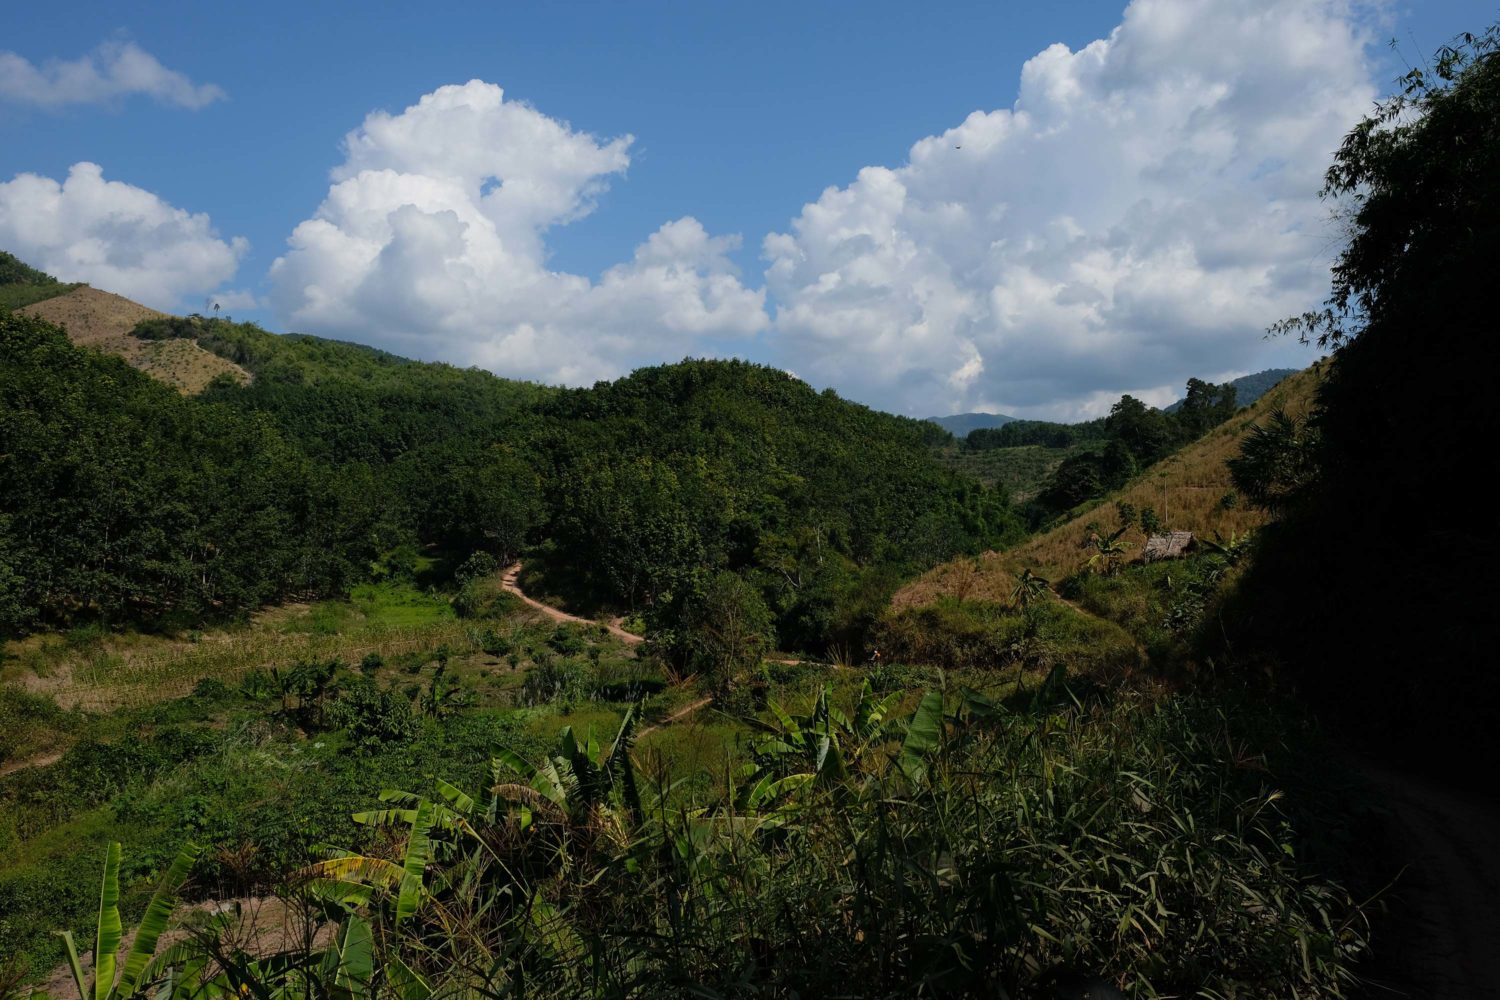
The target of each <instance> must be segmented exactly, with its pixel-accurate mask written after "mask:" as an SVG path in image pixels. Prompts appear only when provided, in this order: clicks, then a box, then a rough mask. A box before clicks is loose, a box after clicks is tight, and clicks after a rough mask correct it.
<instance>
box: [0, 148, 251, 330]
mask: <svg viewBox="0 0 1500 1000" xmlns="http://www.w3.org/2000/svg"><path fill="white" fill-rule="evenodd" d="M0 248H3V249H6V250H9V251H11V252H12V253H15V254H16V255H17V256H19V257H20V258H21V259H22V260H24V261H26V262H28V263H30V264H33V265H35V266H36V267H39V268H41V269H42V270H44V271H47V272H48V273H50V274H52V275H55V276H56V277H58V278H61V279H62V280H64V281H87V282H88V283H90V284H92V285H94V286H96V287H98V288H102V289H104V290H106V291H110V292H116V293H118V294H120V295H124V296H126V297H127V298H132V299H136V300H138V301H140V302H143V303H145V304H146V305H149V306H154V307H155V308H158V309H176V308H180V307H181V306H182V305H183V303H184V301H185V300H188V299H189V298H190V297H191V298H192V299H194V301H191V302H189V305H190V307H191V308H194V309H197V308H201V306H200V305H199V304H198V303H197V302H196V301H195V300H196V297H197V296H198V295H201V294H203V293H205V292H208V291H210V290H212V289H214V288H217V287H218V286H219V285H220V284H221V283H222V282H225V281H228V280H229V279H230V278H232V277H233V276H234V273H235V271H236V270H237V269H238V267H239V261H240V258H241V257H242V256H244V254H245V251H246V250H247V249H249V246H248V244H247V243H246V242H245V241H244V240H243V239H240V238H235V239H231V240H224V239H221V238H220V237H219V235H218V234H217V233H216V232H215V231H214V228H213V225H212V223H211V222H210V221H209V218H208V216H207V215H202V214H194V213H191V212H187V211H184V210H183V209H180V208H176V207H174V206H172V205H170V204H168V203H167V202H165V201H163V200H162V199H161V198H159V197H157V196H156V195H155V194H152V193H151V192H150V191H146V190H143V189H141V188H138V187H135V186H133V185H130V184H126V183H123V182H121V181H111V180H106V179H105V178H104V171H103V170H102V169H101V168H100V167H99V166H98V165H97V164H94V163H75V164H74V165H73V167H72V169H70V170H69V171H68V176H67V179H66V180H64V181H62V182H58V181H55V180H53V179H52V178H50V177H42V176H39V175H37V174H20V175H18V176H17V177H16V178H15V179H13V180H11V181H5V182H0ZM242 297H243V295H242V293H236V294H235V297H233V298H231V299H230V301H231V302H239V301H240V300H241V298H242Z"/></svg>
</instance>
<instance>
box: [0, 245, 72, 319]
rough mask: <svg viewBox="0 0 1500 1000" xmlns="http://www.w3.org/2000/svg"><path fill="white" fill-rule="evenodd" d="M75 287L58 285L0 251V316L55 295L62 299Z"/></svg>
mask: <svg viewBox="0 0 1500 1000" xmlns="http://www.w3.org/2000/svg"><path fill="white" fill-rule="evenodd" d="M77 287H78V285H76V284H67V283H66V282H61V281H58V280H57V279H56V278H54V277H52V275H50V274H46V273H44V272H42V271H38V270H37V269H36V268H34V267H32V266H30V265H29V264H27V263H26V262H24V261H22V260H21V259H20V258H18V257H16V256H15V255H14V254H11V253H7V252H6V251H4V250H0V312H9V311H11V310H12V309H20V308H22V307H23V306H29V305H31V304H32V303H35V302H44V301H46V300H47V299H50V298H55V297H56V296H58V295H66V294H67V293H68V292H71V291H72V290H73V289H75V288H77Z"/></svg>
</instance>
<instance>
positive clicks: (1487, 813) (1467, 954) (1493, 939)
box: [1350, 760, 1500, 1000]
mask: <svg viewBox="0 0 1500 1000" xmlns="http://www.w3.org/2000/svg"><path fill="white" fill-rule="evenodd" d="M1350 763H1351V766H1353V767H1354V768H1355V770H1356V771H1358V772H1359V774H1360V775H1362V776H1363V777H1364V779H1365V780H1366V782H1367V783H1368V784H1369V787H1370V789H1371V791H1372V792H1374V793H1375V795H1376V800H1377V801H1378V802H1379V803H1380V804H1381V805H1382V806H1384V807H1385V808H1386V809H1387V810H1389V812H1390V828H1391V830H1390V833H1391V839H1392V841H1393V843H1392V847H1393V848H1394V849H1395V850H1397V851H1398V852H1400V853H1399V854H1398V857H1401V858H1403V859H1405V860H1406V861H1407V864H1408V867H1407V869H1406V871H1405V872H1404V873H1403V874H1402V876H1401V878H1400V880H1399V881H1398V882H1397V883H1396V886H1395V887H1394V888H1393V889H1392V890H1391V899H1390V907H1391V909H1392V911H1393V913H1394V915H1395V927H1393V928H1391V930H1390V931H1388V932H1387V941H1386V942H1385V943H1384V945H1382V942H1381V940H1380V938H1379V937H1377V938H1376V940H1375V947H1376V949H1377V954H1376V956H1375V961H1376V965H1377V966H1378V967H1379V969H1378V971H1376V972H1375V973H1374V974H1373V975H1372V985H1373V986H1374V989H1373V990H1372V995H1376V996H1380V995H1393V996H1408V997H1423V998H1427V1000H1468V998H1475V1000H1478V998H1482V997H1492V998H1500V976H1497V974H1496V966H1495V960H1496V956H1497V955H1500V853H1497V851H1496V850H1495V844H1496V831H1497V830H1500V808H1497V807H1495V806H1493V805H1491V804H1489V803H1485V802H1481V801H1478V800H1475V799H1470V798H1466V797H1463V796H1460V795H1459V794H1457V793H1454V792H1451V791H1448V790H1446V789H1443V788H1438V787H1434V786H1433V785H1432V784H1430V783H1428V782H1425V781H1422V780H1421V779H1418V778H1415V777H1412V776H1410V775H1406V774H1402V773H1400V772H1397V771H1393V770H1391V769H1389V768H1387V767H1385V766H1383V765H1379V764H1374V763H1371V762H1369V761H1365V760H1352V761H1350ZM1382 947H1384V948H1385V949H1386V953H1385V954H1381V953H1380V949H1382Z"/></svg>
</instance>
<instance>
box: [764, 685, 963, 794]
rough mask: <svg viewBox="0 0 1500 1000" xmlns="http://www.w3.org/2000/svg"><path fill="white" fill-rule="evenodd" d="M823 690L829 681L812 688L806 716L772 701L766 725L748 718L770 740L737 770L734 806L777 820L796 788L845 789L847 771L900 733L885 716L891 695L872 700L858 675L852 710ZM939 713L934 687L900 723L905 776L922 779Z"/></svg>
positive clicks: (936, 738) (936, 737)
mask: <svg viewBox="0 0 1500 1000" xmlns="http://www.w3.org/2000/svg"><path fill="white" fill-rule="evenodd" d="M830 694H831V686H830V687H825V688H824V689H823V690H822V691H821V692H819V694H818V698H817V700H816V701H815V702H814V703H813V707H812V711H811V712H810V713H808V714H807V715H791V714H790V713H788V712H787V711H786V710H785V709H783V708H782V707H781V706H780V705H778V704H776V703H775V702H772V703H771V704H770V706H769V707H770V710H771V714H772V716H773V718H774V721H773V722H764V721H761V720H758V719H757V720H751V722H752V724H753V725H754V726H755V727H756V728H758V729H760V730H762V731H763V732H766V733H768V734H769V735H770V738H769V739H767V740H763V741H761V742H760V743H758V744H756V746H755V756H756V761H755V763H753V764H750V765H747V767H746V768H745V769H744V770H743V771H742V772H741V778H742V780H743V784H742V785H741V787H740V789H739V790H738V792H737V794H736V795H735V796H734V803H735V806H736V808H737V809H739V810H741V811H745V812H751V813H759V814H760V815H762V816H766V815H775V816H783V817H784V816H785V815H786V814H787V813H788V811H789V810H790V809H791V808H793V807H794V805H795V802H796V801H797V798H798V793H800V792H801V791H802V790H803V789H806V788H808V787H824V788H838V787H845V786H847V783H848V779H849V777H850V774H851V768H855V769H858V768H859V766H860V765H861V763H862V762H863V760H864V758H865V757H866V756H868V754H869V753H870V751H871V750H872V749H873V748H876V747H880V746H883V745H885V744H887V743H890V742H891V741H893V740H894V739H896V738H897V737H898V736H900V735H901V732H900V729H899V728H898V724H897V723H896V722H895V720H893V719H892V718H891V717H890V712H891V709H892V707H894V705H895V703H896V702H897V700H898V699H899V698H900V693H899V692H897V693H892V694H889V695H886V696H885V697H884V698H878V697H876V695H875V693H874V692H873V690H872V689H871V687H870V682H869V681H868V680H866V681H865V682H864V684H863V685H862V687H861V689H860V696H859V700H858V702H856V704H855V707H854V712H853V714H852V715H846V714H845V713H844V712H842V711H841V710H840V709H839V708H838V706H836V705H835V704H833V701H832V699H831V697H830ZM943 718H944V717H943V695H942V692H941V691H932V692H929V693H928V694H927V695H925V696H924V697H923V698H922V701H921V703H920V704H919V705H918V706H917V710H916V712H915V713H913V715H912V717H911V719H910V720H908V722H907V724H906V727H905V728H906V732H905V735H904V739H903V742H902V745H901V749H900V751H899V752H898V753H897V754H896V758H895V760H896V763H897V766H898V767H899V769H900V771H901V773H902V774H904V775H905V776H906V777H907V779H908V780H913V781H914V780H918V779H919V778H921V777H923V776H925V773H926V771H925V767H926V765H925V760H926V757H927V756H928V755H930V754H931V752H932V751H933V750H935V749H936V748H937V747H938V745H939V744H940V742H941V737H942V729H943Z"/></svg>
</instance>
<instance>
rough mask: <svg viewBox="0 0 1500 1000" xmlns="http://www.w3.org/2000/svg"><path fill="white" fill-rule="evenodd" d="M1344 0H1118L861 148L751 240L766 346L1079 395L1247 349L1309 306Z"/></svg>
mask: <svg viewBox="0 0 1500 1000" xmlns="http://www.w3.org/2000/svg"><path fill="white" fill-rule="evenodd" d="M1356 14H1357V12H1355V11H1353V10H1351V8H1350V6H1349V4H1348V3H1345V2H1342V0H1134V2H1132V3H1131V4H1130V6H1129V7H1128V8H1127V10H1126V11H1125V14H1124V17H1123V20H1122V23H1121V24H1120V25H1119V26H1118V27H1117V28H1116V29H1115V30H1114V31H1113V32H1111V33H1110V35H1109V37H1108V38H1104V39H1100V40H1098V41H1095V42H1093V43H1091V44H1089V45H1087V46H1084V47H1083V48H1081V49H1079V50H1078V51H1072V50H1070V49H1069V48H1068V47H1066V46H1064V45H1061V44H1058V45H1053V46H1052V47H1050V48H1048V49H1046V50H1045V51H1043V52H1041V53H1039V54H1038V55H1036V56H1035V57H1033V58H1032V59H1031V60H1029V61H1028V62H1027V63H1026V65H1025V67H1024V68H1023V70H1022V72H1021V81H1020V89H1019V92H1018V97H1017V99H1016V101H1015V103H1014V105H1013V106H1012V107H1010V108H1003V109H1000V110H994V111H976V112H974V113H973V114H971V115H970V116H969V117H968V118H967V119H965V120H964V121H963V122H962V123H961V124H959V125H957V126H955V127H954V128H952V129H950V130H948V131H947V132H945V133H943V134H942V135H937V136H931V137H928V138H925V139H922V140H921V141H919V142H917V143H916V144H915V145H914V146H912V147H911V150H910V154H909V157H908V160H907V162H906V163H905V164H904V165H902V166H900V167H897V168H886V167H879V166H871V167H866V168H865V169H863V170H861V171H860V172H859V174H858V176H857V177H856V178H855V179H854V180H853V182H852V183H850V184H848V185H847V186H844V187H832V188H829V189H828V190H826V191H825V192H824V193H823V194H822V196H821V197H820V198H819V199H818V200H817V201H816V202H813V203H811V204H808V205H806V206H804V208H803V209H802V211H801V213H800V214H799V215H798V216H797V217H796V218H795V219H794V220H793V221H792V223H791V226H790V227H789V230H788V231H787V232H784V233H773V234H771V235H769V236H767V237H766V239H765V241H764V244H763V251H764V254H765V257H766V259H767V271H766V282H767V287H768V289H769V291H770V294H771V298H772V300H773V302H774V303H775V304H776V320H775V333H774V342H775V344H776V352H777V356H778V357H779V358H780V359H781V360H782V361H783V363H786V364H793V363H795V364H796V366H797V368H798V370H799V371H802V372H803V373H804V374H805V375H807V376H809V377H811V378H813V379H815V380H817V381H822V382H828V383H832V384H835V385H837V386H839V388H840V390H841V391H847V393H848V394H849V395H852V396H854V397H855V398H859V399H862V400H864V401H866V402H869V403H872V404H874V405H877V406H881V407H882V408H886V409H891V410H896V411H898V412H909V413H916V414H918V415H925V414H927V413H946V412H954V411H959V410H966V409H975V408H984V409H995V408H1004V409H1009V410H1012V411H1021V412H1025V413H1027V414H1032V415H1047V416H1058V417H1075V416H1081V415H1092V414H1094V413H1096V412H1098V411H1099V410H1100V409H1101V407H1104V406H1107V404H1108V401H1109V400H1111V399H1113V398H1117V396H1118V394H1119V392H1120V391H1135V392H1137V393H1139V394H1141V395H1143V396H1145V397H1147V398H1151V399H1153V400H1155V401H1160V402H1166V401H1169V400H1170V399H1171V398H1173V394H1174V387H1180V386H1181V384H1182V383H1183V382H1184V381H1185V380H1186V379H1187V378H1188V377H1189V376H1193V375H1214V374H1217V373H1226V372H1230V371H1234V370H1239V371H1243V370H1246V369H1248V368H1252V367H1256V366H1259V365H1260V364H1261V362H1262V361H1264V360H1265V350H1266V348H1265V344H1264V342H1263V341H1262V340H1261V338H1260V333H1261V332H1262V331H1263V330H1264V329H1265V327H1266V326H1267V325H1268V324H1269V323H1271V322H1272V321H1274V320H1276V319H1279V318H1281V317H1283V316H1285V315H1289V314H1291V313H1294V312H1299V311H1301V310H1302V309H1304V308H1307V307H1308V306H1310V305H1312V304H1314V303H1316V302H1317V301H1318V300H1319V299H1320V298H1321V295H1322V293H1323V292H1324V291H1325V290H1326V288H1327V284H1328V274H1327V265H1328V263H1329V257H1330V253H1331V248H1332V247H1333V246H1334V245H1335V244H1336V237H1337V234H1336V233H1335V232H1333V231H1332V229H1331V227H1330V224H1329V222H1328V208H1327V206H1326V205H1324V204H1322V203H1321V202H1320V201H1319V200H1318V197H1317V191H1318V188H1319V187H1320V181H1321V175H1322V172H1323V170H1324V169H1325V168H1326V167H1327V165H1328V163H1329V161H1330V159H1331V155H1332V152H1333V151H1334V150H1335V149H1336V148H1337V146H1338V144H1339V141H1340V139H1341V138H1342V136H1343V134H1344V132H1345V131H1346V130H1347V129H1348V128H1349V126H1350V125H1352V124H1353V123H1354V122H1355V121H1356V120H1357V119H1358V117H1359V116H1360V115H1361V114H1362V113H1364V112H1365V111H1366V110H1368V108H1369V107H1370V104H1371V102H1372V101H1373V100H1374V99H1375V97H1376V89H1375V87H1374V86H1373V84H1372V81H1371V72H1372V70H1371V66H1370V64H1369V62H1368V60H1367V56H1366V47H1367V43H1368V39H1367V38H1366V36H1365V34H1364V32H1363V31H1362V29H1361V28H1360V26H1359V21H1358V18H1357V16H1356Z"/></svg>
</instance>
